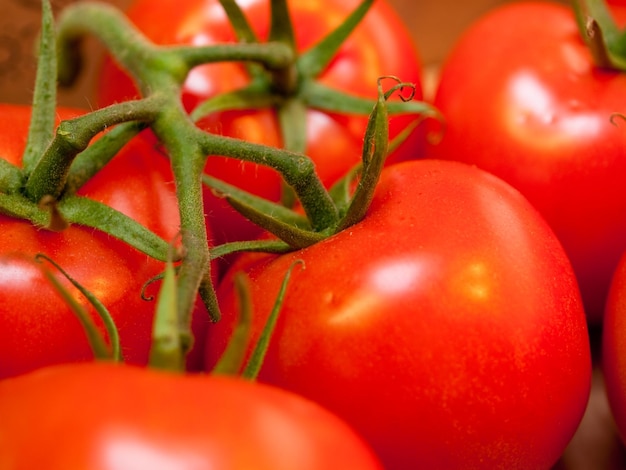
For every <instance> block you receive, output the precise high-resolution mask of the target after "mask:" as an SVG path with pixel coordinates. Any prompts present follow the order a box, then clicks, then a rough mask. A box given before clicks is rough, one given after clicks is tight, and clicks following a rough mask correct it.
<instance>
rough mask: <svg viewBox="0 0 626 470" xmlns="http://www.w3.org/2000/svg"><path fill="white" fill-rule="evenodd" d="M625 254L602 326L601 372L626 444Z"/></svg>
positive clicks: (619, 265) (614, 277)
mask: <svg viewBox="0 0 626 470" xmlns="http://www.w3.org/2000/svg"><path fill="white" fill-rule="evenodd" d="M625 332H626V256H622V258H621V259H620V262H619V263H618V265H617V268H616V269H615V273H614V275H613V278H612V281H611V287H610V289H609V295H608V298H607V302H606V311H605V315H604V322H603V329H602V372H603V373H604V383H605V386H606V393H607V397H608V399H609V404H610V408H611V412H612V415H613V417H614V419H615V423H616V425H617V430H618V432H619V435H620V437H621V439H622V442H625V443H626V335H625Z"/></svg>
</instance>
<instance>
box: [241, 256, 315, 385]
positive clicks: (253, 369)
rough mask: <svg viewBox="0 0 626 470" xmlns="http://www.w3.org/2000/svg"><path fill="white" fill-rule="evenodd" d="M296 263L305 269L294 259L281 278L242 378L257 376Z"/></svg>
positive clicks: (302, 263)
mask: <svg viewBox="0 0 626 470" xmlns="http://www.w3.org/2000/svg"><path fill="white" fill-rule="evenodd" d="M297 265H302V269H305V265H304V261H302V260H300V259H298V260H296V261H294V262H293V263H292V264H291V266H290V267H289V269H287V272H286V273H285V277H284V278H283V281H282V283H281V285H280V289H279V291H278V295H277V296H276V301H275V302H274V306H273V307H272V311H271V312H270V315H269V317H268V318H267V321H266V322H265V326H264V327H263V331H262V332H261V336H260V337H259V340H258V341H257V343H256V344H255V346H254V349H253V350H252V353H251V354H250V359H249V360H248V362H247V363H246V366H245V367H244V369H243V371H242V373H241V377H243V378H244V379H248V380H256V378H257V376H258V375H259V371H260V370H261V367H262V366H263V360H264V359H265V355H266V353H267V349H268V347H269V345H270V341H271V339H272V334H273V333H274V329H275V327H276V322H277V321H278V316H279V314H280V310H281V308H282V306H283V303H284V301H285V294H286V293H287V284H288V283H289V280H290V279H291V275H292V272H293V270H294V268H295V267H296V266H297Z"/></svg>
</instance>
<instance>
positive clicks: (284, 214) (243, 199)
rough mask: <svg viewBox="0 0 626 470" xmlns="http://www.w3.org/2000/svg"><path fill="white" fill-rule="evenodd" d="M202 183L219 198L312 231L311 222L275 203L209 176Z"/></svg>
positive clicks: (204, 176)
mask: <svg viewBox="0 0 626 470" xmlns="http://www.w3.org/2000/svg"><path fill="white" fill-rule="evenodd" d="M202 182H203V183H204V184H205V185H206V186H208V187H209V188H211V189H212V190H213V191H215V192H216V193H217V195H218V196H219V197H224V198H227V199H228V200H237V201H239V202H240V203H241V204H245V205H246V206H249V207H254V208H256V209H257V210H258V211H259V212H264V213H266V214H271V217H272V218H273V219H276V220H280V221H281V222H284V223H286V224H289V225H292V226H294V227H296V228H300V229H303V230H311V224H310V223H309V220H308V219H307V218H306V217H305V216H304V215H302V214H298V213H297V212H294V211H293V210H291V209H289V208H287V207H285V206H283V205H281V204H277V203H275V202H272V201H269V200H267V199H264V198H262V197H259V196H255V195H254V194H251V193H249V192H247V191H244V190H243V189H240V188H238V187H236V186H233V185H231V184H228V183H226V182H225V181H222V180H220V179H217V178H214V177H212V176H209V175H206V174H204V175H202Z"/></svg>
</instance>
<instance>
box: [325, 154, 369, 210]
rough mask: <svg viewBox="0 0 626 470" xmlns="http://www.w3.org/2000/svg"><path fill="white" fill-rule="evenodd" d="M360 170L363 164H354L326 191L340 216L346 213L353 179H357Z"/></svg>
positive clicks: (353, 183) (350, 199)
mask: <svg viewBox="0 0 626 470" xmlns="http://www.w3.org/2000/svg"><path fill="white" fill-rule="evenodd" d="M362 171H363V164H362V163H358V164H356V165H355V166H354V167H352V169H351V170H350V171H348V172H347V173H346V174H345V175H344V176H343V177H342V178H341V179H339V180H338V181H336V182H335V184H333V185H332V186H331V188H330V189H329V191H328V192H329V194H330V197H331V198H332V199H333V201H335V205H336V206H337V211H338V212H339V216H340V218H341V217H344V216H345V215H346V212H347V210H348V207H350V202H351V201H352V194H353V188H354V187H355V181H357V179H358V178H359V176H360V175H361V172H362Z"/></svg>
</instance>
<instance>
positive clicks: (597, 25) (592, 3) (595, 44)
mask: <svg viewBox="0 0 626 470" xmlns="http://www.w3.org/2000/svg"><path fill="white" fill-rule="evenodd" d="M572 8H573V9H574V14H575V16H576V21H577V23H578V29H579V30H580V34H581V37H582V38H583V40H584V41H585V42H586V43H587V46H588V47H589V50H590V52H591V54H592V56H593V59H594V63H595V64H596V66H598V67H601V68H606V69H612V70H622V71H623V70H626V37H625V35H624V32H623V31H622V30H620V28H619V27H618V26H617V24H616V23H615V20H614V19H613V16H612V15H611V12H610V10H609V8H608V6H607V4H606V2H605V1H604V0H574V1H573V2H572Z"/></svg>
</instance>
